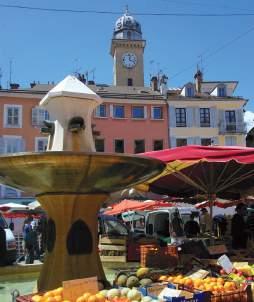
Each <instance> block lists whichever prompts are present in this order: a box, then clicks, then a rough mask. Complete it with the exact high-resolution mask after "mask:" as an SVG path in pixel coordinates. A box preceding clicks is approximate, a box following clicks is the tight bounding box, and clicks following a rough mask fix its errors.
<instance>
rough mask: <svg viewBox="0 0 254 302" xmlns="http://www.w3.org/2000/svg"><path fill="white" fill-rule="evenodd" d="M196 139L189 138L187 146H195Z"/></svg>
mask: <svg viewBox="0 0 254 302" xmlns="http://www.w3.org/2000/svg"><path fill="white" fill-rule="evenodd" d="M194 144H195V143H194V137H188V138H187V145H194Z"/></svg>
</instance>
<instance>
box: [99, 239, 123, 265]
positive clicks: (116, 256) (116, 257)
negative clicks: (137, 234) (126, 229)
mask: <svg viewBox="0 0 254 302" xmlns="http://www.w3.org/2000/svg"><path fill="white" fill-rule="evenodd" d="M126 242H127V240H126V238H111V237H108V236H107V237H100V240H99V255H100V258H101V261H102V262H126V252H127V247H126Z"/></svg>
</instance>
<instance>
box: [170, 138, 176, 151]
mask: <svg viewBox="0 0 254 302" xmlns="http://www.w3.org/2000/svg"><path fill="white" fill-rule="evenodd" d="M175 147H176V137H175V136H171V137H170V148H175Z"/></svg>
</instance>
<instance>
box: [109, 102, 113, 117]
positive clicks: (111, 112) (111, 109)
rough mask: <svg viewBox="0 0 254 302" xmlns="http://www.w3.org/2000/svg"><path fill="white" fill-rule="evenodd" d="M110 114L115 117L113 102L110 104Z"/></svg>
mask: <svg viewBox="0 0 254 302" xmlns="http://www.w3.org/2000/svg"><path fill="white" fill-rule="evenodd" d="M109 115H110V117H113V104H110V105H109Z"/></svg>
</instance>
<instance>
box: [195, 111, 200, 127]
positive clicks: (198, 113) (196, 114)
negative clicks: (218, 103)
mask: <svg viewBox="0 0 254 302" xmlns="http://www.w3.org/2000/svg"><path fill="white" fill-rule="evenodd" d="M193 126H196V127H198V128H200V108H199V107H198V108H194V125H193Z"/></svg>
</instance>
